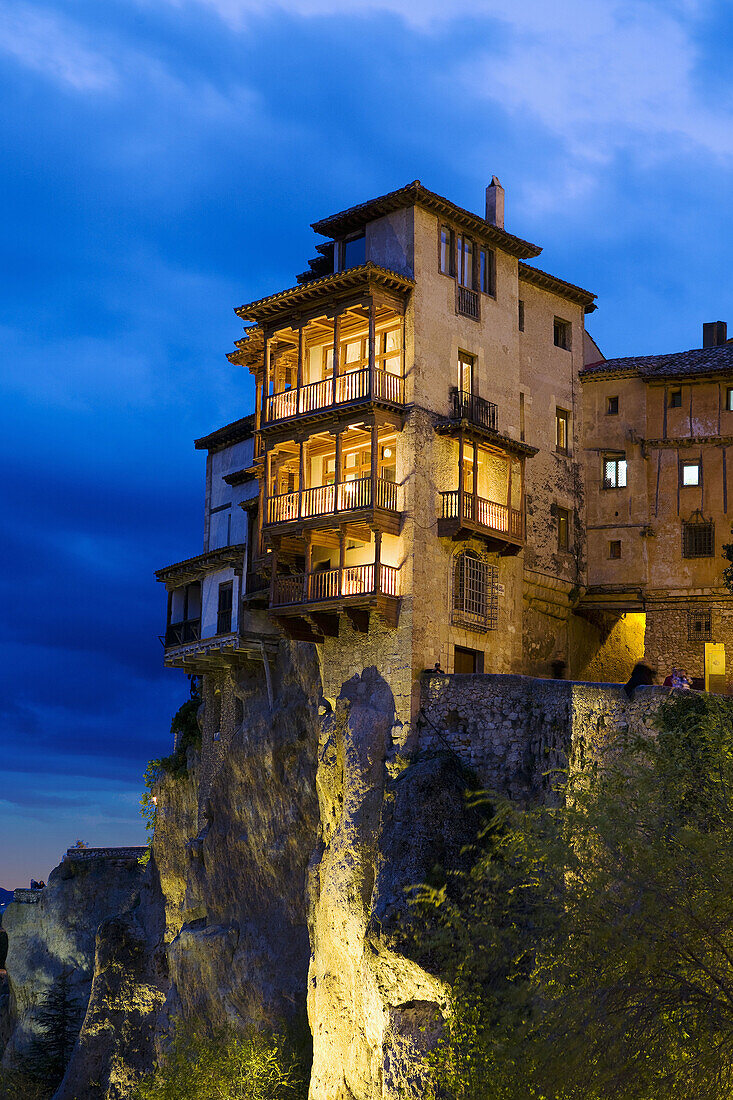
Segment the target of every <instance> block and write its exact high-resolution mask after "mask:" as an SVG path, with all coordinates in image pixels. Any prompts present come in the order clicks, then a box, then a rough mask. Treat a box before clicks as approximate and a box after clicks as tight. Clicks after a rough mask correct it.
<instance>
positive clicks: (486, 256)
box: [479, 248, 496, 296]
mask: <svg viewBox="0 0 733 1100" xmlns="http://www.w3.org/2000/svg"><path fill="white" fill-rule="evenodd" d="M479 285H480V287H481V293H482V294H491V295H492V296H493V295H494V294H496V255H495V253H494V251H493V249H491V248H482V249H480V250H479Z"/></svg>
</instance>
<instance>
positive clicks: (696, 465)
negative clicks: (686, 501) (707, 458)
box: [679, 458, 702, 489]
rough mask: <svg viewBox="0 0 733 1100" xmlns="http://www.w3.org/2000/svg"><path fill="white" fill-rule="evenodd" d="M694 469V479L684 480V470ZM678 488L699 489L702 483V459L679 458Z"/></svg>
mask: <svg viewBox="0 0 733 1100" xmlns="http://www.w3.org/2000/svg"><path fill="white" fill-rule="evenodd" d="M686 470H696V471H697V474H696V479H695V481H685V471H686ZM679 479H680V489H699V488H700V485H701V484H702V459H700V458H697V459H690V458H681V459H680V465H679Z"/></svg>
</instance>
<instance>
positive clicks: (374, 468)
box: [370, 421, 379, 508]
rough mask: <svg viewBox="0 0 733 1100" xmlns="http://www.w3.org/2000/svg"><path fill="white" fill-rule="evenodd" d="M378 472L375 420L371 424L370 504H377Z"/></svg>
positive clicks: (377, 442)
mask: <svg viewBox="0 0 733 1100" xmlns="http://www.w3.org/2000/svg"><path fill="white" fill-rule="evenodd" d="M378 472H379V430H378V428H377V423H376V421H375V422H374V424H372V454H371V478H372V483H371V488H370V492H371V506H372V508H376V506H377V474H378Z"/></svg>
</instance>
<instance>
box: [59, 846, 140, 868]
mask: <svg viewBox="0 0 733 1100" xmlns="http://www.w3.org/2000/svg"><path fill="white" fill-rule="evenodd" d="M147 850H148V849H147V847H146V845H144V844H141V845H135V846H132V847H127V848H68V849H67V852H66V855H65V856H64V859H65V860H69V862H71V863H82V862H86V861H89V860H93V859H140V857H141V856H144V855H145V853H146V852H147Z"/></svg>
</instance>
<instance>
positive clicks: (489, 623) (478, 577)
mask: <svg viewBox="0 0 733 1100" xmlns="http://www.w3.org/2000/svg"><path fill="white" fill-rule="evenodd" d="M481 585H483V588H482V589H481V588H480V586H481ZM498 600H499V570H498V569H497V567H496V566H495V565H492V564H491V563H490V562H488V561H487V560H486V558H485V557H484V556H483V555H482V554H480V553H479V552H478V551H477V550H472V549H470V548H468V549H465V550H460V551H459V552H458V553H457V554H456V555H455V556H454V557H453V559H452V561H451V622H452V623H455V624H456V625H460V626H464V627H468V629H470V630H475V631H478V632H479V633H484V632H486V631H488V630H496V628H497V626H498V608H499V604H498Z"/></svg>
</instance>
